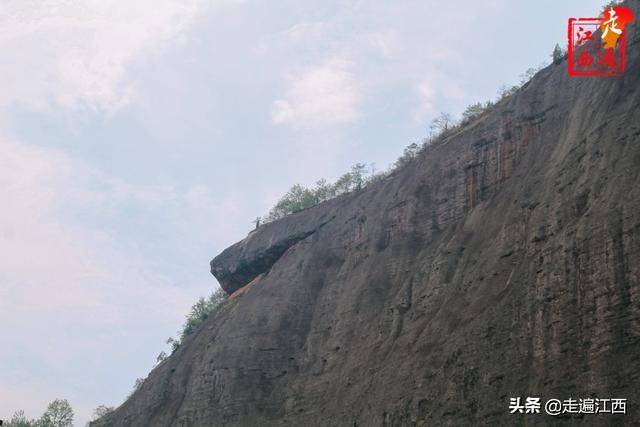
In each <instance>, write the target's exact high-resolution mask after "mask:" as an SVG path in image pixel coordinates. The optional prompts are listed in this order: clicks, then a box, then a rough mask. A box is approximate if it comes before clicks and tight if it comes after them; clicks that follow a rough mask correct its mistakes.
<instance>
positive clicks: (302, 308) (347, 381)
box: [94, 1, 640, 427]
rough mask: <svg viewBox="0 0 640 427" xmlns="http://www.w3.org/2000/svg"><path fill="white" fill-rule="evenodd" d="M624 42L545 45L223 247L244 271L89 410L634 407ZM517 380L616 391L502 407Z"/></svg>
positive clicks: (638, 417) (346, 422)
mask: <svg viewBox="0 0 640 427" xmlns="http://www.w3.org/2000/svg"><path fill="white" fill-rule="evenodd" d="M631 4H632V5H633V7H634V9H635V12H636V16H639V12H640V11H639V10H638V1H633V2H632V3H631ZM632 31H633V30H632ZM629 42H630V43H629V48H628V50H629V63H628V68H627V72H626V74H625V75H624V76H623V77H619V78H571V77H569V76H568V75H567V72H566V63H564V62H563V63H561V64H555V65H551V66H549V67H547V68H546V69H544V70H542V71H541V72H540V73H538V75H537V76H536V77H535V78H534V79H533V80H532V81H531V82H530V83H528V84H527V85H525V86H524V87H523V88H522V89H521V90H520V91H519V92H518V93H517V94H516V95H514V96H512V97H510V98H508V99H507V100H506V101H504V102H501V103H500V104H498V105H497V106H496V108H495V109H494V110H493V111H491V112H490V113H488V114H485V115H483V116H481V117H480V118H479V119H477V120H475V121H473V122H471V123H470V124H468V125H466V126H464V127H463V128H461V129H459V130H458V131H457V132H456V133H455V134H453V135H449V136H448V137H447V139H446V140H445V141H444V142H443V143H440V144H437V145H434V146H431V147H429V148H428V149H427V150H426V151H425V152H424V153H422V154H421V155H420V156H419V158H418V159H416V161H414V162H413V163H411V164H410V165H408V166H407V167H405V168H403V169H401V170H399V171H397V172H396V173H394V174H393V175H392V176H390V177H388V178H387V179H385V180H382V181H380V182H377V183H375V184H372V185H370V186H369V187H367V188H366V189H364V190H362V191H358V192H355V193H352V194H349V195H345V196H341V197H338V198H336V199H334V200H331V201H329V202H325V203H322V204H320V205H318V206H316V207H314V208H311V209H308V210H306V211H303V212H300V213H297V214H293V215H291V216H288V217H286V218H284V219H282V220H279V221H276V222H273V223H270V224H266V225H264V226H262V227H260V228H259V229H258V230H256V231H254V232H252V233H251V234H250V235H249V236H248V237H247V238H246V239H245V240H243V241H241V242H239V243H237V244H235V245H233V246H232V247H230V248H228V249H227V250H225V251H224V252H223V253H222V254H220V255H219V256H218V257H216V258H215V259H214V260H213V261H212V262H211V270H212V272H213V274H214V275H215V276H216V277H217V278H218V280H219V281H220V283H221V285H222V286H223V288H224V289H225V290H227V291H228V292H230V293H232V292H235V291H237V290H239V289H241V288H243V287H244V286H245V285H247V284H249V283H250V282H251V286H250V288H245V289H243V291H244V292H241V295H237V296H236V297H235V298H233V299H231V300H230V301H228V302H227V304H226V305H225V306H224V308H223V309H222V310H221V311H220V312H218V313H217V314H216V315H215V316H213V317H212V318H210V319H208V321H207V322H206V324H205V325H204V327H203V328H202V329H201V330H199V331H198V332H197V333H196V334H195V335H194V336H192V337H191V338H189V339H188V340H186V342H185V343H184V344H183V345H182V346H181V348H179V349H178V350H177V351H176V352H175V353H174V354H173V355H172V356H171V357H170V358H169V359H168V360H166V361H164V362H163V363H161V364H160V365H159V366H158V367H157V368H155V369H154V370H153V371H152V372H151V373H150V375H149V377H148V378H147V380H146V381H145V382H144V384H143V385H142V387H141V388H140V389H139V390H138V391H137V392H136V393H134V395H133V396H132V397H131V398H130V399H129V400H127V401H126V402H125V403H124V404H123V405H122V406H120V407H119V408H118V409H117V410H116V411H115V413H113V414H112V415H111V416H109V417H106V418H103V419H102V420H101V421H100V422H98V423H94V425H114V426H281V425H282V426H285V425H286V426H304V425H306V426H367V427H368V426H414V425H452V426H463V425H548V424H553V423H556V422H557V423H559V424H560V425H638V424H640V408H639V407H638V401H637V399H638V396H640V356H639V355H640V179H639V178H640V173H639V170H640V59H639V58H640V56H639V55H638V52H639V51H640V43H639V38H638V34H637V32H632V34H631V39H630V40H629ZM515 396H523V397H524V396H539V397H542V398H543V399H548V398H559V399H566V398H569V397H574V398H576V397H589V396H596V397H602V398H608V397H623V398H628V399H630V401H629V405H628V406H629V407H628V413H627V415H625V416H619V415H616V416H606V415H599V416H591V417H590V416H588V415H587V416H585V417H583V418H565V419H553V418H550V417H547V416H545V415H528V416H524V415H521V416H517V415H510V414H509V411H508V399H509V397H515ZM634 399H635V400H634Z"/></svg>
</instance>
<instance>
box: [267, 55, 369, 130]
mask: <svg viewBox="0 0 640 427" xmlns="http://www.w3.org/2000/svg"><path fill="white" fill-rule="evenodd" d="M286 80H287V86H288V87H287V90H286V93H285V96H284V97H283V98H281V99H276V100H275V101H274V102H273V105H272V110H271V118H272V121H273V123H274V124H278V125H281V124H282V125H289V126H291V127H293V128H321V127H331V126H337V125H344V124H347V123H350V122H353V121H354V120H356V119H357V118H358V114H359V111H358V107H359V102H360V88H359V86H358V82H357V78H356V76H355V74H354V72H353V64H352V63H351V62H350V61H347V60H345V59H341V58H334V59H331V60H328V61H326V62H324V63H322V64H321V65H319V66H316V67H312V68H309V69H305V70H303V71H302V72H301V73H299V74H297V75H289V76H288V77H287V79H286Z"/></svg>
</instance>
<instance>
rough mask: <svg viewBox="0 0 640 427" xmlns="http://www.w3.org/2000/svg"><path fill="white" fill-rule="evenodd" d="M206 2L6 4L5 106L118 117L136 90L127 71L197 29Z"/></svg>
mask: <svg viewBox="0 0 640 427" xmlns="http://www.w3.org/2000/svg"><path fill="white" fill-rule="evenodd" d="M210 3H213V2H212V1H206V0H136V1H122V0H91V1H83V2H78V1H69V0H34V1H28V2H27V1H24V0H8V1H5V2H3V3H2V5H1V7H2V9H1V13H0V49H1V50H2V57H3V58H2V61H5V62H6V63H10V64H11V66H10V67H9V66H3V67H0V80H2V81H3V91H2V92H0V106H6V105H7V104H9V103H11V102H20V103H23V104H27V105H28V106H30V107H31V108H38V109H43V108H47V107H49V106H50V103H52V102H53V103H56V104H59V105H61V106H63V107H66V108H72V109H77V108H89V109H92V110H100V111H105V112H112V111H114V110H117V109H118V108H120V107H122V106H123V105H126V104H127V103H128V102H130V100H131V97H132V96H133V93H134V91H135V88H134V87H133V86H131V84H130V83H129V82H128V81H127V79H126V73H127V67H128V66H129V65H130V64H131V62H132V61H134V60H135V59H136V57H137V56H138V55H141V54H143V53H148V52H149V51H151V50H152V49H159V48H161V47H162V46H163V44H166V43H167V42H169V41H171V40H173V39H176V38H178V37H179V36H180V34H181V33H183V32H184V31H185V30H186V29H187V28H189V27H190V25H192V23H193V22H194V20H195V19H196V17H197V16H198V13H199V12H200V11H202V10H203V9H204V8H205V7H206V6H207V5H208V4H210Z"/></svg>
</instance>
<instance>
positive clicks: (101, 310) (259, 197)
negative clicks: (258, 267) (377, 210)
mask: <svg viewBox="0 0 640 427" xmlns="http://www.w3.org/2000/svg"><path fill="white" fill-rule="evenodd" d="M600 3H601V1H593V0H588V1H587V0H565V1H562V2H557V1H551V0H541V1H536V2H530V1H518V2H516V1H509V0H487V1H482V2H479V1H471V0H461V1H457V2H439V1H431V0H421V1H405V0H394V1H391V0H389V1H376V0H370V1H355V0H354V1H350V2H345V1H338V0H322V1H300V0H282V1H272V0H270V1H267V0H246V1H241V0H3V1H2V2H0V200H1V201H0V337H1V347H0V419H2V418H5V419H6V418H9V417H10V416H11V414H12V413H13V412H14V411H15V410H17V409H24V410H25V412H26V413H27V415H29V416H32V417H36V416H38V415H39V414H40V413H42V411H43V410H44V409H45V407H46V405H47V403H48V402H49V401H51V400H53V399H55V398H66V399H68V400H69V401H70V402H71V403H72V405H73V407H74V408H75V410H76V414H77V417H76V419H77V421H78V424H77V425H82V424H83V423H84V422H85V421H86V420H88V418H89V417H90V415H91V412H92V410H93V408H95V407H96V406H98V405H100V404H107V405H114V406H116V405H118V404H120V403H121V402H122V401H123V399H124V398H125V396H126V395H127V394H128V392H129V391H130V390H131V388H132V385H133V383H134V381H135V379H136V378H137V377H143V376H145V375H146V374H147V372H148V371H149V370H150V369H151V367H152V366H153V364H154V361H155V357H156V355H157V354H158V353H159V352H160V351H161V350H163V349H165V347H166V346H165V345H164V341H165V340H166V338H167V337H169V336H171V335H175V334H176V331H177V330H178V329H179V328H180V326H181V324H182V321H183V319H184V315H185V313H186V312H187V311H188V309H189V307H190V305H191V304H192V303H193V302H194V301H195V299H196V298H197V297H198V296H203V295H207V294H209V293H210V292H211V291H212V290H213V289H214V288H215V287H217V283H216V281H215V279H214V278H213V277H212V276H210V274H209V272H208V262H209V260H210V259H211V258H212V257H213V256H215V255H216V254H217V253H219V252H220V251H221V250H222V249H224V248H225V247H227V246H228V245H230V244H232V243H234V242H235V241H237V240H239V239H241V238H243V237H244V236H245V235H246V233H247V232H248V231H249V230H250V229H251V227H252V224H251V221H252V220H253V219H254V218H255V217H256V216H258V215H261V214H263V213H266V212H267V211H268V209H269V207H270V206H271V205H272V204H273V203H274V201H275V200H277V198H278V197H279V196H280V195H281V194H282V193H284V192H285V191H286V190H287V189H288V187H290V186H291V185H292V184H294V183H297V182H299V183H302V184H312V183H313V182H315V181H316V180H318V179H320V178H322V177H326V178H327V179H329V180H332V179H335V177H336V176H338V175H339V174H341V173H342V172H344V171H346V170H347V169H348V168H349V167H350V165H352V164H353V163H356V162H367V163H371V162H374V163H376V165H377V167H378V168H379V169H382V168H385V167H386V166H387V165H388V164H389V163H391V162H392V161H393V160H394V159H395V158H396V157H397V156H398V155H399V154H400V153H401V151H402V148H403V147H404V146H406V145H407V144H409V143H412V142H415V141H418V140H419V139H420V138H422V137H423V136H425V134H426V129H427V126H428V123H429V121H430V120H431V119H432V118H433V117H434V116H435V115H436V114H437V113H438V112H439V111H447V112H450V113H453V114H459V113H460V112H461V111H462V110H463V109H464V107H465V106H466V105H468V104H470V103H472V102H476V101H484V100H487V99H492V98H495V96H496V91H497V89H498V87H499V86H501V85H502V84H510V83H511V84H512V83H515V82H517V81H518V80H519V77H518V76H519V75H520V73H522V72H523V71H524V70H525V69H527V68H528V67H530V66H536V65H538V64H540V63H541V62H543V61H547V60H548V59H549V53H550V52H551V50H552V48H553V46H554V45H555V43H557V42H560V43H563V42H564V40H565V31H566V30H565V28H566V22H567V18H569V17H570V16H594V15H596V14H597V11H598V9H599V5H600Z"/></svg>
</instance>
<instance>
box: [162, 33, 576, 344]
mask: <svg viewBox="0 0 640 427" xmlns="http://www.w3.org/2000/svg"><path fill="white" fill-rule="evenodd" d="M564 55H565V53H564V51H563V50H562V49H561V48H560V46H559V45H556V49H554V53H553V55H552V56H553V58H554V61H555V60H556V59H557V58H559V59H558V60H562V58H563V57H564ZM545 66H546V64H541V65H539V66H538V67H532V68H529V69H527V70H526V71H525V72H524V73H522V74H520V82H519V83H518V84H515V85H511V86H506V85H503V86H502V87H501V88H500V89H499V90H498V99H497V101H496V102H493V101H486V102H484V103H483V102H476V103H474V104H471V105H469V106H468V107H467V108H466V109H465V110H464V111H463V113H462V117H461V118H460V120H458V121H457V120H455V119H454V118H453V117H452V116H451V114H449V113H446V112H442V113H440V114H439V115H438V116H436V117H435V118H434V119H433V120H432V121H431V123H430V125H429V127H428V130H429V132H428V137H427V138H425V139H424V140H423V141H422V143H421V144H418V143H415V142H414V143H412V144H409V145H408V146H407V147H405V149H404V151H403V153H402V155H401V156H400V157H399V158H398V159H397V160H396V161H395V162H394V163H393V164H392V165H391V166H390V167H389V169H388V170H387V171H382V172H377V173H376V171H375V166H374V165H373V164H371V165H369V167H367V166H366V165H365V164H364V163H357V164H355V165H354V166H353V167H352V168H351V171H349V172H347V173H345V174H344V175H342V176H340V177H339V178H338V179H337V180H336V182H335V183H333V184H332V183H330V182H328V181H327V180H326V179H324V178H323V179H321V180H319V181H317V182H316V184H315V186H313V187H311V188H307V187H305V186H303V185H300V184H296V185H294V186H292V187H291V188H290V189H289V191H287V192H286V193H285V195H284V196H282V197H281V198H280V200H278V202H277V203H276V204H275V206H274V207H273V208H271V210H270V211H269V213H268V214H267V215H265V216H263V217H258V218H256V219H255V220H254V221H253V223H254V224H255V225H256V228H258V227H260V226H261V225H263V224H267V223H269V222H272V221H275V220H278V219H280V218H283V217H285V216H287V215H290V214H293V213H296V212H300V211H302V210H305V209H308V208H310V207H312V206H315V205H317V204H318V203H321V202H324V201H325V200H329V199H333V198H334V197H337V196H339V195H341V194H346V193H350V192H353V191H358V190H361V189H362V188H364V187H366V186H367V185H369V184H371V183H372V182H375V181H378V180H381V179H384V178H385V177H386V176H388V175H389V174H391V173H393V171H395V170H396V169H399V168H402V167H403V166H405V165H407V164H408V163H410V162H411V161H412V160H413V159H415V158H416V157H417V156H418V155H419V154H420V152H421V151H422V150H424V149H425V148H426V147H427V146H429V145H431V144H435V143H438V142H441V141H443V140H444V138H445V137H446V136H447V135H448V134H449V133H450V132H451V131H453V130H455V129H458V128H459V127H460V126H464V125H467V124H469V123H471V122H472V121H473V120H476V119H477V118H479V117H480V116H482V115H483V114H484V113H486V112H487V111H490V110H492V109H493V108H494V106H495V105H496V103H497V102H500V101H502V100H503V99H505V98H508V97H510V96H511V95H513V94H514V93H516V92H517V91H518V90H520V88H522V86H524V85H525V84H526V83H527V82H529V80H531V79H532V78H533V76H534V75H535V74H536V73H537V72H538V71H540V70H541V69H542V68H544V67H545ZM176 343H177V344H176ZM170 344H172V345H179V341H175V340H173V339H172V341H171V342H170Z"/></svg>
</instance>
